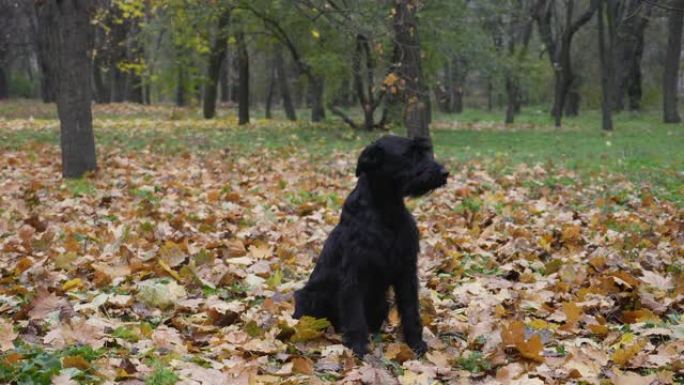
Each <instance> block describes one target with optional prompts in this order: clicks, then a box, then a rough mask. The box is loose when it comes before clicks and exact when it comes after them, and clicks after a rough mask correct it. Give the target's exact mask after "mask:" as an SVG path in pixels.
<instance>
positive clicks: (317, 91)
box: [309, 74, 325, 122]
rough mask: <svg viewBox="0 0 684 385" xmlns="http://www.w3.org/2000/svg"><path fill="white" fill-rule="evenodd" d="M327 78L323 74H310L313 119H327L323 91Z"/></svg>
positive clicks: (313, 120)
mask: <svg viewBox="0 0 684 385" xmlns="http://www.w3.org/2000/svg"><path fill="white" fill-rule="evenodd" d="M324 87H325V79H324V78H323V76H320V75H315V74H312V75H310V76H309V93H310V94H309V96H310V97H311V121H312V122H321V121H323V119H325V106H324V104H323V93H324V89H325V88H324Z"/></svg>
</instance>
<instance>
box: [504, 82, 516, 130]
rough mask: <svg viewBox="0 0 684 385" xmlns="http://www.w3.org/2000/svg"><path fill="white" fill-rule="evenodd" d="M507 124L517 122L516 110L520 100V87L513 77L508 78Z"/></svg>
mask: <svg viewBox="0 0 684 385" xmlns="http://www.w3.org/2000/svg"><path fill="white" fill-rule="evenodd" d="M506 97H507V100H506V120H505V123H506V124H512V123H514V122H515V113H516V112H515V108H516V104H517V100H518V85H517V84H516V81H515V80H514V79H513V78H512V77H511V76H506Z"/></svg>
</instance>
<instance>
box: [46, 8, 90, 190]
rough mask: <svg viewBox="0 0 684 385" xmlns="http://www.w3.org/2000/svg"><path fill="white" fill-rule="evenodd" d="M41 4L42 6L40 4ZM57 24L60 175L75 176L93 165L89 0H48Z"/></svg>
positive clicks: (88, 169) (80, 174) (81, 174)
mask: <svg viewBox="0 0 684 385" xmlns="http://www.w3.org/2000/svg"><path fill="white" fill-rule="evenodd" d="M44 6H45V5H44ZM47 6H49V7H50V8H51V9H52V10H53V11H54V12H56V15H55V16H56V17H57V18H58V20H59V24H58V28H57V30H58V34H57V35H58V36H57V39H58V41H59V44H58V47H57V49H58V51H59V53H58V55H57V57H56V59H57V62H58V69H59V73H58V79H59V81H58V84H59V87H58V89H59V91H58V97H57V112H58V114H59V120H60V127H61V129H60V131H61V136H60V139H61V147H62V175H63V176H64V177H65V178H79V177H81V176H83V174H84V173H86V172H88V171H94V170H95V169H96V168H97V163H96V156H95V137H94V135H93V126H92V113H91V109H90V108H91V101H92V97H91V88H90V87H91V74H92V72H91V71H92V70H91V64H92V61H91V59H90V57H89V54H90V43H91V39H90V33H91V26H90V11H91V7H92V4H91V1H90V0H70V1H60V0H49V2H48V5H47Z"/></svg>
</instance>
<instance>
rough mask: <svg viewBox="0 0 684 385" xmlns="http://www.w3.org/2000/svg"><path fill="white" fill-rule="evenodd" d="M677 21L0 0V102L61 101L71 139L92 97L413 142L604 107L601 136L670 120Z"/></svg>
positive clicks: (625, 11) (531, 0)
mask: <svg viewBox="0 0 684 385" xmlns="http://www.w3.org/2000/svg"><path fill="white" fill-rule="evenodd" d="M683 16H684V0H562V1H561V0H496V1H495V0H482V1H471V0H429V1H427V0H381V1H364V0H351V1H346V0H345V1H342V0H287V1H272V0H217V1H213V2H211V3H208V2H206V1H205V0H69V1H66V0H34V1H24V0H0V99H1V98H7V97H10V96H23V97H41V98H42V99H43V100H44V101H45V102H57V104H58V107H59V111H60V119H62V117H64V118H65V119H71V120H72V121H82V123H78V124H77V125H76V126H74V127H78V128H79V129H81V128H83V127H87V126H88V125H87V124H85V123H84V122H85V121H86V120H88V119H90V112H89V109H88V114H87V116H86V115H85V114H84V115H83V116H80V115H79V114H74V113H73V111H72V113H67V112H66V111H67V110H70V109H76V108H77V107H76V105H78V106H79V107H78V109H82V108H84V107H85V106H86V105H89V104H90V102H91V101H94V102H96V103H116V102H131V103H145V104H149V103H160V102H164V103H169V102H171V103H175V104H176V105H178V106H187V105H199V104H201V106H202V111H203V115H204V117H205V118H207V119H212V118H214V117H215V116H216V111H217V105H220V104H221V103H223V104H224V105H229V106H233V105H235V106H236V107H237V109H238V120H239V123H240V124H246V123H248V122H249V121H250V116H253V115H254V112H253V111H252V110H253V109H254V108H255V106H259V107H263V110H264V113H265V117H266V118H271V117H272V116H273V111H274V107H275V106H276V105H279V106H282V110H283V112H284V114H285V116H286V118H287V119H290V120H296V119H298V118H299V116H298V114H297V109H302V108H308V109H309V110H310V119H311V120H312V121H314V122H318V121H321V120H323V119H325V118H326V116H327V115H328V114H332V115H335V116H337V117H339V118H341V119H342V121H343V122H345V123H346V124H347V125H349V126H350V127H352V128H354V129H361V130H373V129H383V128H385V127H387V126H388V125H389V124H401V123H403V125H405V126H406V127H407V133H408V134H409V135H413V136H416V135H422V136H429V130H428V127H429V123H430V120H431V117H432V115H433V113H434V112H435V111H438V110H439V111H441V112H443V113H454V114H457V113H460V112H462V111H463V109H464V108H466V107H469V106H477V107H480V108H488V109H494V108H496V107H502V108H503V109H504V110H505V115H504V116H503V117H502V118H503V119H505V122H506V123H513V122H514V121H515V117H516V115H517V114H518V113H519V112H520V111H521V109H522V108H523V107H524V106H526V105H540V104H544V103H546V104H548V111H549V113H550V114H551V116H552V117H553V119H554V121H555V123H556V125H557V126H559V127H560V126H561V124H562V119H563V117H564V116H574V115H577V114H579V113H580V108H581V106H582V105H586V104H592V105H596V106H598V105H600V106H601V107H602V110H603V116H604V119H603V128H604V129H606V130H610V129H612V114H613V113H615V112H620V111H622V110H625V109H628V110H634V111H638V110H640V109H641V108H642V106H644V104H649V105H654V104H656V103H658V104H660V105H662V109H663V119H664V121H666V122H679V121H680V117H679V113H678V110H677V108H678V101H677V93H678V89H677V85H678V80H679V77H680V74H679V69H680V66H681V60H680V58H681V47H682V17H683ZM74 29H75V30H74ZM75 84H77V85H78V87H76V86H75ZM69 87H71V88H78V90H74V89H70V90H65V88H69ZM654 94H655V95H659V96H660V98H659V99H660V100H661V102H657V101H654V100H653V96H651V95H654ZM67 96H68V97H67ZM645 96H648V99H647V100H645ZM66 99H68V100H66ZM549 101H550V102H549ZM72 115H73V116H72ZM62 123H63V129H64V121H62ZM86 131H87V129H86ZM90 131H92V130H90ZM79 138H80V139H79V140H85V141H86V142H88V143H89V142H90V141H91V139H90V138H89V137H88V135H86V138H85V139H83V138H82V136H79ZM63 140H64V141H66V142H69V135H65V134H64V131H63ZM82 144H83V143H81V144H79V146H80V145H82ZM88 153H89V154H92V156H91V155H89V157H92V159H94V149H93V151H92V152H88ZM66 160H67V159H65V161H66ZM92 164H93V162H90V161H88V162H85V163H84V165H83V168H84V169H92V168H93V166H92ZM80 173H82V172H81V171H76V172H75V175H78V174H80ZM65 175H66V174H65Z"/></svg>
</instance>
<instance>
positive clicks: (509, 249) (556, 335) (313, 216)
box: [0, 128, 684, 385]
mask: <svg viewBox="0 0 684 385" xmlns="http://www.w3.org/2000/svg"><path fill="white" fill-rule="evenodd" d="M112 130H118V128H113V129H112ZM247 130H248V129H247ZM278 135H283V132H279V133H278ZM363 142H364V141H363V140H361V141H355V142H353V143H352V144H351V147H352V148H354V150H353V151H347V150H344V151H331V152H308V151H307V150H306V149H304V148H303V147H301V146H300V147H292V146H280V147H276V148H270V147H268V146H258V145H257V146H253V147H252V148H251V149H250V151H244V150H235V149H231V148H224V149H220V150H219V149H211V150H208V151H196V152H189V151H179V152H178V153H176V154H169V153H164V152H158V151H152V150H150V148H151V146H145V147H142V148H141V149H139V150H135V151H134V150H130V149H121V148H118V147H116V146H113V145H111V144H105V145H102V146H100V148H99V162H100V167H101V170H100V171H99V172H98V173H97V174H96V175H92V176H90V177H88V178H85V179H83V180H78V181H66V182H64V181H62V180H61V179H60V177H59V163H58V162H57V160H58V159H59V152H58V148H57V147H56V146H55V145H54V144H42V143H36V142H27V143H25V144H23V145H22V146H20V147H18V148H13V149H7V150H3V154H2V157H1V158H0V188H1V189H2V191H3V194H2V196H0V253H1V255H2V258H0V269H2V270H1V271H2V280H1V281H0V351H1V355H0V382H2V383H22V384H77V383H108V384H114V383H116V384H129V385H133V384H155V385H165V384H173V383H179V384H198V385H213V384H261V383H264V384H271V383H273V384H316V383H329V382H340V383H365V384H396V383H400V384H432V383H453V384H460V383H481V384H544V383H547V384H553V383H557V384H564V383H590V384H607V383H612V384H616V385H619V384H654V383H659V384H677V383H682V382H683V381H684V316H683V313H684V312H683V309H684V273H683V270H684V264H683V261H684V259H683V257H684V211H683V210H682V209H681V208H679V207H678V206H677V205H675V204H673V203H670V202H668V201H665V200H661V199H659V198H658V197H656V196H654V194H652V193H651V192H650V190H649V189H648V188H645V187H644V186H636V185H634V184H632V183H631V182H630V181H629V180H628V179H626V178H624V177H622V176H620V175H609V174H600V175H594V176H593V177H592V178H590V179H587V178H583V177H580V176H578V175H577V174H576V173H575V172H573V171H569V170H566V169H563V168H560V167H552V166H541V165H525V164H519V165H516V166H514V167H511V168H509V169H507V170H506V171H505V172H497V171H496V170H493V169H492V167H491V164H489V163H488V162H483V161H478V160H458V161H457V160H453V159H452V160H449V159H447V161H446V163H447V165H448V166H449V168H450V169H451V171H452V175H453V177H452V178H451V180H450V181H449V184H448V185H447V186H446V187H445V188H443V189H441V190H439V191H437V192H435V193H433V194H431V195H430V196H427V197H424V198H421V199H417V200H411V201H409V202H408V204H409V206H410V208H411V210H412V211H413V213H414V214H415V216H416V218H417V221H418V223H419V227H420V230H421V235H422V241H421V247H422V252H421V255H420V258H419V265H420V282H421V305H422V318H423V322H424V324H425V330H424V334H425V338H426V341H427V342H428V345H429V347H430V349H429V352H428V354H427V355H426V356H425V357H423V358H420V359H416V358H415V357H414V356H413V354H412V353H411V351H410V349H408V348H407V347H406V345H404V344H403V343H402V342H401V340H400V338H399V337H398V322H399V321H398V316H397V314H396V312H395V311H393V312H392V313H391V314H390V318H389V320H388V322H387V325H386V326H385V329H384V331H383V333H381V334H380V335H378V336H374V338H373V340H372V342H371V348H372V356H370V357H368V358H367V359H366V360H365V361H360V360H358V359H356V358H354V357H353V356H352V355H351V353H350V352H349V351H348V350H347V349H346V348H344V347H343V346H342V345H341V341H340V337H339V335H336V334H334V333H333V332H332V330H330V328H329V324H328V323H327V322H326V321H325V320H315V319H309V318H306V319H302V320H299V321H297V320H294V319H292V318H291V314H292V311H293V305H292V292H293V290H294V289H296V288H298V287H300V286H301V285H302V284H303V282H304V281H305V280H306V278H307V276H308V273H309V272H310V271H311V269H312V267H313V263H314V262H313V261H314V259H315V258H316V256H317V255H318V253H319V251H320V249H321V246H322V243H323V241H324V240H325V238H326V235H327V234H328V233H329V231H330V230H331V229H332V227H333V226H334V225H335V223H336V222H337V218H338V214H339V210H340V205H341V204H342V201H343V199H344V197H345V196H346V194H347V193H348V192H349V191H350V190H351V188H352V187H353V185H354V183H355V179H354V177H353V173H352V170H353V168H354V162H355V154H356V153H357V152H358V150H359V149H360V146H362V145H363ZM550 178H553V179H554V180H556V181H561V182H559V183H553V184H549V183H546V182H545V181H548V180H549V179H550Z"/></svg>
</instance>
